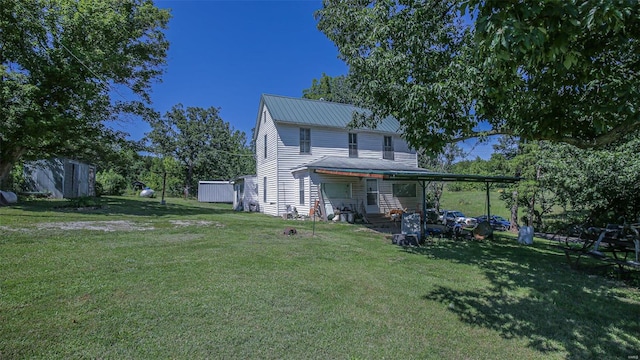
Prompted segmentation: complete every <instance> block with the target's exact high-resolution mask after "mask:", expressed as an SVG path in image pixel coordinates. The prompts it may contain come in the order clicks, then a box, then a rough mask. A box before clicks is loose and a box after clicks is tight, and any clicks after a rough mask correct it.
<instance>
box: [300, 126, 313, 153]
mask: <svg viewBox="0 0 640 360" xmlns="http://www.w3.org/2000/svg"><path fill="white" fill-rule="evenodd" d="M300 154H311V129H305V128H300Z"/></svg>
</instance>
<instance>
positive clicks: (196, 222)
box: [169, 220, 224, 227]
mask: <svg viewBox="0 0 640 360" xmlns="http://www.w3.org/2000/svg"><path fill="white" fill-rule="evenodd" d="M169 223H171V224H172V225H174V226H210V225H214V226H215V227H224V224H220V223H217V222H216V223H214V222H213V221H207V220H169Z"/></svg>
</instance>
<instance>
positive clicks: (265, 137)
mask: <svg viewBox="0 0 640 360" xmlns="http://www.w3.org/2000/svg"><path fill="white" fill-rule="evenodd" d="M264 158H265V159H266V158H267V134H265V135H264Z"/></svg>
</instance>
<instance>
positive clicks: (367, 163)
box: [305, 156, 432, 173]
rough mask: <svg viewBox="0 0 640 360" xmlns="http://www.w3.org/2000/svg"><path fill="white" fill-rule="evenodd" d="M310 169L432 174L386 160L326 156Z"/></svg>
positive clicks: (312, 164)
mask: <svg viewBox="0 0 640 360" xmlns="http://www.w3.org/2000/svg"><path fill="white" fill-rule="evenodd" d="M305 166H306V167H309V168H324V169H357V170H390V171H410V172H420V173H422V172H424V173H432V172H431V171H429V170H427V169H423V168H419V167H416V166H410V165H406V164H403V163H399V162H395V161H392V160H386V159H367V158H349V157H339V156H325V157H323V158H320V159H318V160H315V161H312V162H310V163H308V164H306V165H305Z"/></svg>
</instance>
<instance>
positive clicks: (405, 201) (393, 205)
mask: <svg viewBox="0 0 640 360" xmlns="http://www.w3.org/2000/svg"><path fill="white" fill-rule="evenodd" d="M411 183H415V184H416V196H415V197H402V198H397V197H394V196H393V184H411ZM378 191H380V196H379V202H380V204H379V205H380V213H388V212H389V210H392V209H407V211H410V212H411V211H422V186H420V183H419V182H417V181H381V182H380V183H379V184H378Z"/></svg>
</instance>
